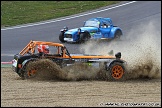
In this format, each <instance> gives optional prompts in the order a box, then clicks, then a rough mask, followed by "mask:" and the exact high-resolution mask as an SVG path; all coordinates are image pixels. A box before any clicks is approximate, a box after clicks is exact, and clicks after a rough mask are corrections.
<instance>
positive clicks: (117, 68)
mask: <svg viewBox="0 0 162 108" xmlns="http://www.w3.org/2000/svg"><path fill="white" fill-rule="evenodd" d="M125 74H126V72H125V67H124V65H123V64H122V63H119V62H114V63H113V64H111V65H110V68H109V72H108V80H115V81H121V80H125Z"/></svg>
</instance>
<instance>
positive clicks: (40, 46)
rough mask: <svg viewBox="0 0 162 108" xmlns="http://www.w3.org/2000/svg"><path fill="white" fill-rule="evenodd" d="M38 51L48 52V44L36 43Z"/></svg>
mask: <svg viewBox="0 0 162 108" xmlns="http://www.w3.org/2000/svg"><path fill="white" fill-rule="evenodd" d="M38 52H39V53H42V52H43V53H45V54H48V53H49V46H48V45H38Z"/></svg>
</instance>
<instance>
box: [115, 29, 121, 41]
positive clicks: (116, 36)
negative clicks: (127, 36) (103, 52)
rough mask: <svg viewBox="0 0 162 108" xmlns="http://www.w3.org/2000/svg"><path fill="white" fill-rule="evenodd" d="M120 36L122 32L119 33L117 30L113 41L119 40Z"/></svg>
mask: <svg viewBox="0 0 162 108" xmlns="http://www.w3.org/2000/svg"><path fill="white" fill-rule="evenodd" d="M121 35H122V32H121V31H120V30H117V31H116V32H115V36H114V39H115V40H120V38H121Z"/></svg>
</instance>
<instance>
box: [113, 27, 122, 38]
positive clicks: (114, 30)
mask: <svg viewBox="0 0 162 108" xmlns="http://www.w3.org/2000/svg"><path fill="white" fill-rule="evenodd" d="M117 31H119V32H121V35H123V32H122V29H121V28H119V27H113V28H112V29H111V31H110V37H112V38H114V37H115V33H116V32H117Z"/></svg>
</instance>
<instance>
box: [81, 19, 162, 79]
mask: <svg viewBox="0 0 162 108" xmlns="http://www.w3.org/2000/svg"><path fill="white" fill-rule="evenodd" d="M160 33H161V32H160ZM160 33H159V31H157V29H156V24H155V22H149V23H146V24H141V25H139V26H138V27H135V28H132V30H131V31H129V33H128V34H124V35H123V36H122V38H121V40H120V41H119V40H118V41H115V40H113V41H109V42H108V41H106V42H102V43H101V42H98V41H92V42H87V43H86V44H83V45H82V46H81V48H80V49H81V51H82V52H84V53H87V54H102V55H106V54H108V52H109V51H111V50H113V52H114V53H117V52H121V54H122V59H124V60H126V61H127V77H128V79H132V78H140V77H148V78H160V77H161V34H160Z"/></svg>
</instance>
